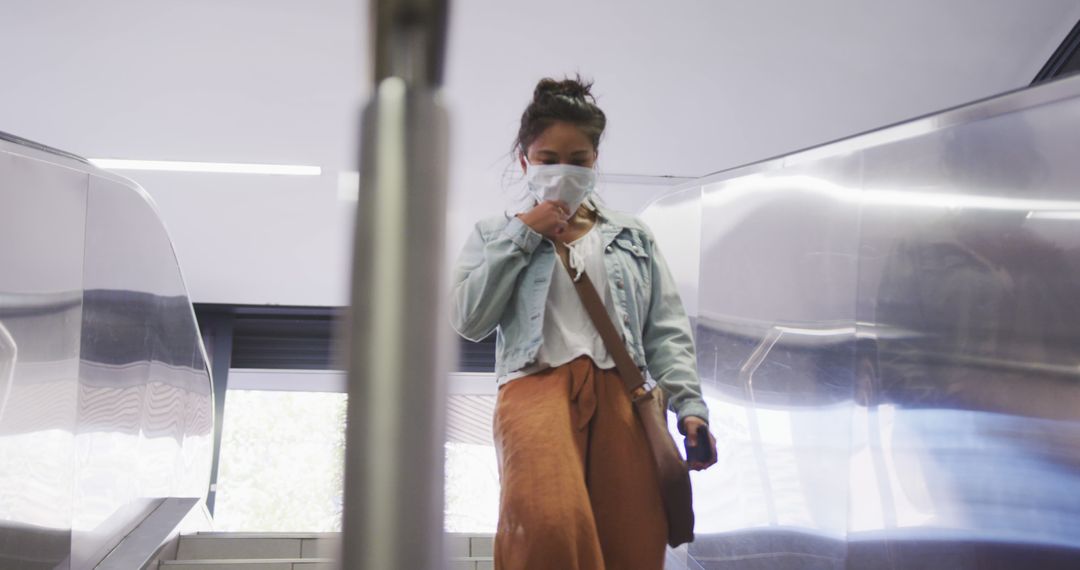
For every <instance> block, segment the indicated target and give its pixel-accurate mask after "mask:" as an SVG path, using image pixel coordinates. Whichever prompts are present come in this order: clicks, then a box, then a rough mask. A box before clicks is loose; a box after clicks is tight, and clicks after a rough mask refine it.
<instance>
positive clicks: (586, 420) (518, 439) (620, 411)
mask: <svg viewBox="0 0 1080 570" xmlns="http://www.w3.org/2000/svg"><path fill="white" fill-rule="evenodd" d="M494 428H495V448H496V450H497V452H498V455H499V476H500V479H501V483H502V494H501V496H500V504H499V526H498V529H497V531H496V533H495V568H496V570H524V569H529V570H661V569H662V568H663V565H664V551H665V546H666V542H667V520H666V518H665V516H664V509H663V505H662V504H661V502H660V491H659V485H658V483H657V479H656V468H655V466H654V465H653V462H652V459H651V455H650V452H649V449H648V442H647V441H646V440H645V434H644V433H643V431H642V428H641V425H640V423H639V422H638V420H637V418H636V417H635V416H634V410H633V406H632V405H631V403H630V399H629V398H628V397H627V395H626V393H625V388H624V386H623V383H622V380H621V379H620V378H619V375H618V373H617V372H616V371H615V370H602V369H600V368H597V367H596V365H595V364H594V363H593V361H592V360H591V359H590V358H588V357H580V358H578V359H576V360H574V361H572V362H570V363H568V364H564V365H563V366H559V367H558V368H552V369H548V370H545V371H543V372H540V373H538V374H535V375H532V376H526V377H523V378H518V379H516V380H513V381H511V382H509V383H507V384H505V385H504V386H503V387H502V388H500V389H499V396H498V402H497V404H496V407H495V426H494Z"/></svg>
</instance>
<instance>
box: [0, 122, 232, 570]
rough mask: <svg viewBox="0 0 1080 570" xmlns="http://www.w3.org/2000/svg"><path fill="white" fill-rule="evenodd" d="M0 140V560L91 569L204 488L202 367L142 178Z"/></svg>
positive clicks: (206, 433)
mask: <svg viewBox="0 0 1080 570" xmlns="http://www.w3.org/2000/svg"><path fill="white" fill-rule="evenodd" d="M0 144H2V146H0V457H2V458H3V466H2V469H0V521H3V522H2V523H0V567H4V568H7V567H18V568H49V569H53V568H88V567H92V566H93V565H95V564H96V563H97V562H98V561H100V560H101V559H102V558H104V556H105V555H106V554H108V552H109V550H110V549H112V548H113V547H114V546H115V545H116V544H117V543H118V542H119V541H120V539H122V538H123V536H124V535H125V534H126V533H127V532H128V531H129V530H131V529H132V528H133V527H134V526H135V525H137V524H138V523H139V522H140V521H141V520H142V519H143V518H144V517H145V516H146V515H147V514H148V513H149V512H150V511H151V510H152V507H153V506H154V505H155V504H156V503H157V502H158V501H159V500H160V499H162V498H166V497H202V496H203V495H204V493H205V492H206V487H207V480H208V474H209V459H210V456H209V454H210V446H209V443H210V442H209V437H210V433H211V431H212V425H213V415H212V411H211V407H210V406H211V395H210V378H209V374H208V372H207V369H206V364H205V362H204V353H203V348H202V343H201V341H200V339H199V335H198V332H197V330H196V326H195V320H194V315H193V313H192V310H191V304H190V301H189V300H188V297H187V292H186V289H185V288H184V285H183V281H182V279H181V276H180V273H179V269H178V267H177V265H176V259H175V256H174V255H173V250H172V246H171V243H170V242H169V239H168V236H167V234H166V233H165V230H164V228H163V227H162V225H161V222H160V219H159V217H158V216H157V213H156V212H155V211H154V209H153V207H152V205H151V203H150V202H149V199H148V198H147V196H146V195H145V193H143V192H142V190H141V189H139V188H138V187H137V186H134V185H133V184H131V183H130V182H127V181H125V180H123V179H120V178H117V177H114V176H111V175H106V174H103V173H100V172H98V171H96V170H95V169H93V167H90V166H89V165H86V164H85V163H83V162H80V161H74V160H71V159H68V158H67V157H65V156H62V155H57V154H55V153H48V152H44V151H42V150H41V149H39V148H37V147H34V146H24V145H18V144H12V143H0Z"/></svg>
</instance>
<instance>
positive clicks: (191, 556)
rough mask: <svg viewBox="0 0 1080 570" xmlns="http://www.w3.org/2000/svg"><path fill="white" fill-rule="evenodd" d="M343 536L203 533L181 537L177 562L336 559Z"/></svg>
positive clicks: (329, 534) (334, 534) (325, 534)
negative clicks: (238, 559)
mask: <svg viewBox="0 0 1080 570" xmlns="http://www.w3.org/2000/svg"><path fill="white" fill-rule="evenodd" d="M340 548H341V533H337V532H327V533H241V532H200V533H197V534H188V535H184V536H182V537H180V546H179V548H178V550H177V554H176V558H177V560H209V559H217V560H220V559H236V558H243V559H255V558H335V557H337V556H338V550H339V549H340Z"/></svg>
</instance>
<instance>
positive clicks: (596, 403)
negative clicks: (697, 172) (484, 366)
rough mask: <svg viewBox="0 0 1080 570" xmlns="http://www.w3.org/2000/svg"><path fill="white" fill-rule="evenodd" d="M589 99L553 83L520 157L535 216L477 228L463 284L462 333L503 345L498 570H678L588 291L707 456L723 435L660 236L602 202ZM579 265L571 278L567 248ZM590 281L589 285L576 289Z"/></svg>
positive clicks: (651, 469) (457, 315)
mask: <svg viewBox="0 0 1080 570" xmlns="http://www.w3.org/2000/svg"><path fill="white" fill-rule="evenodd" d="M590 87H591V85H589V84H583V83H582V82H581V81H580V78H579V79H578V80H571V79H567V80H564V81H555V80H552V79H544V80H541V81H540V83H539V84H538V85H537V86H536V90H535V92H534V95H533V100H532V102H531V103H530V104H529V106H528V107H527V108H526V109H525V112H524V113H523V114H522V116H521V128H520V129H519V131H518V136H517V140H516V143H515V154H516V156H517V158H518V159H519V160H520V164H521V167H522V169H523V170H524V172H525V176H526V180H528V183H529V188H530V191H531V192H532V193H533V195H534V196H535V197H536V200H535V205H534V206H533V207H532V208H531V209H529V210H528V211H527V212H524V213H521V214H518V215H517V216H513V217H511V216H499V217H497V218H493V219H487V220H483V221H481V222H479V223H478V224H477V225H476V228H475V231H474V232H473V234H472V236H471V237H470V238H469V240H468V242H467V243H466V245H465V247H464V249H463V251H462V253H461V256H460V258H459V260H458V262H457V266H456V267H455V271H454V285H453V295H454V298H453V303H452V308H453V310H452V321H453V325H454V328H455V329H456V330H457V331H458V332H459V333H460V334H461V335H462V336H464V337H465V338H468V339H470V340H473V341H479V340H480V339H483V338H484V337H486V336H488V335H489V334H490V333H491V332H492V331H493V330H495V331H498V335H497V339H496V345H497V348H496V355H497V356H496V373H497V376H498V382H499V386H500V387H499V395H498V401H497V404H496V410H495V426H494V430H495V443H496V449H497V451H498V455H499V463H500V465H499V469H500V479H501V482H502V495H501V498H500V508H499V525H498V530H497V532H496V535H495V567H496V568H497V569H499V570H518V569H524V568H530V569H542V570H552V569H556V570H570V569H581V570H597V569H604V568H606V569H608V570H614V569H619V570H623V569H627V570H631V569H642V570H646V569H647V570H659V569H660V568H662V567H663V560H664V550H665V543H666V536H667V522H666V520H665V516H664V511H663V506H662V504H661V498H660V492H659V484H658V481H657V476H656V472H655V466H654V464H653V462H652V459H651V455H650V451H649V448H648V443H647V441H646V440H645V439H644V433H643V430H642V428H641V425H640V424H639V423H638V421H637V420H636V418H635V417H634V410H633V406H632V404H631V402H630V399H629V396H628V395H627V394H626V393H625V388H624V384H623V382H622V381H621V379H620V378H619V376H618V374H617V372H616V371H615V365H614V361H613V360H612V357H611V355H610V354H609V353H608V351H607V349H606V348H605V347H604V343H603V341H602V340H601V339H600V337H599V335H598V333H597V331H596V328H595V327H594V326H593V324H592V322H591V321H590V320H589V317H588V315H587V314H586V313H585V310H584V307H583V305H582V303H581V300H580V298H579V297H578V294H577V292H576V291H575V289H574V286H573V281H572V279H573V278H574V277H575V276H576V275H577V274H578V273H580V272H581V271H584V272H585V273H586V274H587V275H588V276H589V278H590V279H591V281H592V283H593V285H594V286H595V287H596V288H597V290H598V291H599V292H600V293H601V296H602V298H603V300H604V305H605V307H606V308H607V310H608V313H609V314H610V316H611V317H612V320H613V321H614V322H615V323H616V326H617V327H618V328H619V329H621V330H620V333H621V336H622V337H623V338H624V340H625V343H626V348H627V350H628V351H629V353H630V355H631V356H632V357H633V359H634V361H635V363H636V364H637V365H638V366H639V367H643V368H646V367H647V369H648V371H649V373H650V374H651V376H652V377H653V378H654V379H655V380H656V381H657V382H658V384H659V385H660V386H661V388H662V389H663V390H664V392H665V394H666V395H667V396H668V398H669V402H670V405H671V408H672V409H673V410H674V411H675V412H676V414H677V415H678V421H679V429H680V431H682V432H683V433H684V434H688V439H689V443H690V444H691V445H707V446H710V447H711V448H712V454H711V455H710V457H713V458H714V459H712V460H711V461H709V462H695V463H692V464H691V465H690V467H691V468H693V469H698V470H700V469H705V468H707V467H708V466H709V465H711V464H712V463H714V462H715V457H716V452H715V446H716V444H715V441H713V439H712V436H711V435H710V436H709V441H697V439H696V437H695V435H696V434H697V429H698V427H699V426H705V425H706V422H707V421H708V410H707V408H706V407H705V402H704V401H703V400H702V398H701V387H700V381H699V379H698V376H697V371H696V362H695V356H694V346H693V340H692V338H691V334H690V323H689V320H688V319H687V316H686V312H685V310H684V309H683V306H682V302H681V301H680V299H679V296H678V293H677V291H676V289H675V284H674V282H673V281H672V278H671V276H670V274H669V272H668V269H667V266H666V265H665V264H664V261H663V258H662V257H661V256H660V252H659V251H658V250H657V249H656V246H655V244H654V242H653V238H652V235H651V233H650V232H649V230H648V228H646V227H645V225H644V224H643V223H642V222H641V221H639V220H638V219H636V218H634V217H632V216H629V215H626V214H622V213H619V212H615V211H612V210H609V209H608V208H606V207H604V206H603V205H602V204H601V203H600V202H599V201H598V200H596V199H595V198H594V197H592V196H591V191H592V188H593V186H594V185H595V179H596V173H595V170H593V167H594V165H595V163H596V159H597V151H598V147H599V143H600V138H601V135H602V134H603V131H604V127H605V124H606V118H605V116H604V113H603V111H601V110H600V109H599V108H598V107H597V106H596V102H595V99H594V98H593V97H592V95H591V93H590ZM555 242H562V243H565V244H566V245H567V246H568V248H569V250H570V255H569V258H570V265H571V267H570V268H566V267H565V266H564V265H563V264H562V262H561V261H560V260H559V257H558V256H557V254H556V251H555V247H554V243H555ZM571 273H574V275H571Z"/></svg>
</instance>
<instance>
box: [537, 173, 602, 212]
mask: <svg viewBox="0 0 1080 570" xmlns="http://www.w3.org/2000/svg"><path fill="white" fill-rule="evenodd" d="M525 162H526V164H527V166H526V167H525V180H526V181H527V182H528V184H529V192H531V193H532V195H533V196H535V197H536V199H537V200H540V201H542V200H562V201H563V202H566V205H567V206H569V207H570V213H571V214H573V213H574V212H576V211H577V209H578V206H581V203H582V202H584V201H585V199H586V198H588V197H589V195H590V194H592V192H593V189H594V188H595V187H596V171H595V170H593V169H591V168H586V167H584V166H574V165H571V164H528V161H525Z"/></svg>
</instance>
